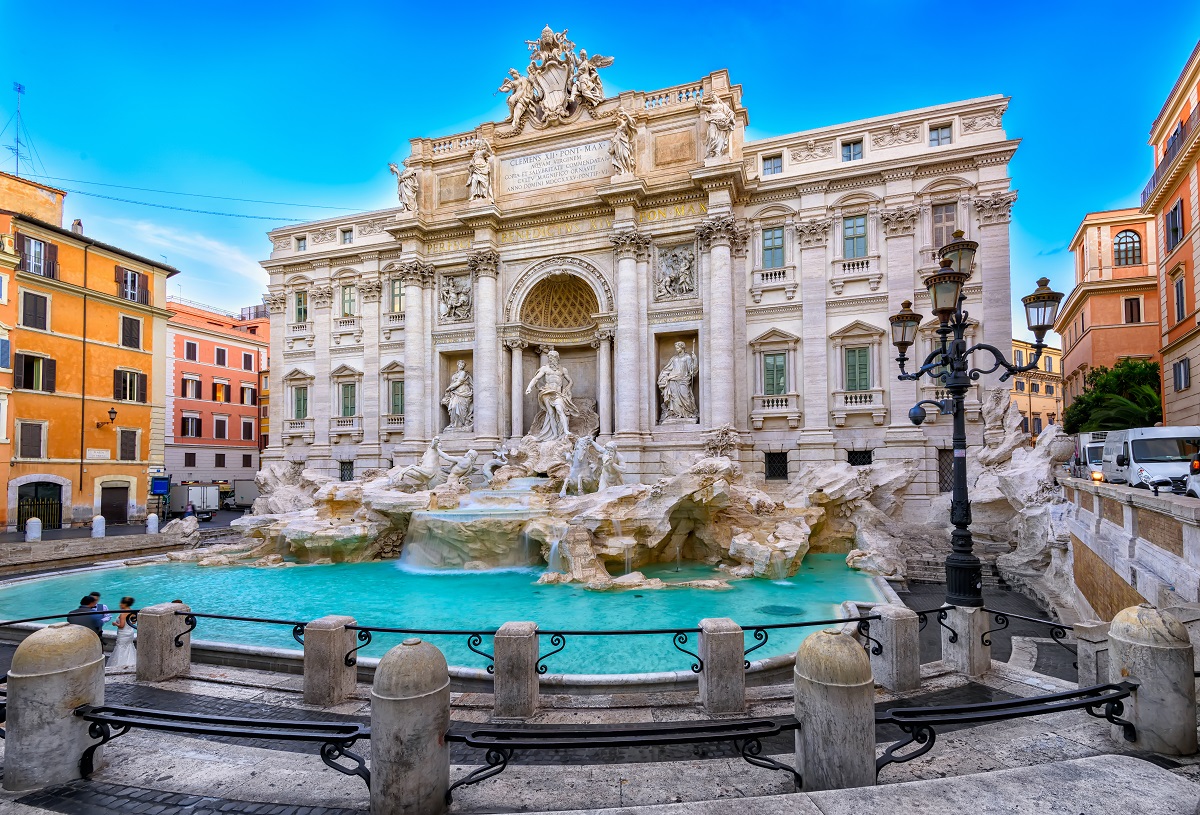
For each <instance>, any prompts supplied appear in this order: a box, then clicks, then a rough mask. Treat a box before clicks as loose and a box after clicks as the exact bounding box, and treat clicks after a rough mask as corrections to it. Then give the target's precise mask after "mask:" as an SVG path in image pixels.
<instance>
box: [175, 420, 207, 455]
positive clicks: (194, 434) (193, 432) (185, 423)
mask: <svg viewBox="0 0 1200 815" xmlns="http://www.w3.org/2000/svg"><path fill="white" fill-rule="evenodd" d="M201 432H202V427H201V424H200V417H199V416H184V417H183V418H182V419H180V420H179V435H181V436H183V437H185V438H189V439H198V438H200V434H201ZM192 466H195V462H193V464H192Z"/></svg>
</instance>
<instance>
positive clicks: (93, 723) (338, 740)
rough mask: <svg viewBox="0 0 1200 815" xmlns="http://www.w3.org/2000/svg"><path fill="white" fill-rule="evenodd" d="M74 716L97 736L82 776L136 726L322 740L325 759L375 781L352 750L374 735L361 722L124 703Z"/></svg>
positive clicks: (83, 763)
mask: <svg viewBox="0 0 1200 815" xmlns="http://www.w3.org/2000/svg"><path fill="white" fill-rule="evenodd" d="M75 715H76V716H79V717H80V718H82V719H83V720H84V721H86V722H89V726H88V735H90V736H91V737H92V738H93V739H99V741H97V742H96V743H95V744H93V745H91V746H90V747H88V748H87V749H86V750H84V751H83V757H82V758H80V759H79V773H80V775H82V776H83V777H84V778H87V777H88V776H90V775H91V774H92V771H93V769H94V766H93V759H94V757H95V754H96V750H98V749H99V748H100V747H101V746H102V745H104V744H106V743H108V742H110V741H112V740H113V739H115V738H117V737H118V736H123V735H125V734H126V733H128V732H129V731H130V730H131V729H133V728H135V727H136V728H141V729H144V730H160V731H165V732H168V733H182V734H184V735H189V736H225V737H229V738H242V739H270V740H277V741H302V742H313V743H316V744H320V745H321V747H320V754H321V761H323V762H325V764H326V765H328V766H329V767H331V768H333V769H335V770H337V771H338V772H339V773H343V774H344V775H357V776H358V777H359V778H361V779H362V780H363V781H365V782H366V784H367V788H368V789H369V788H370V786H371V771H370V770H368V769H367V764H366V762H365V761H364V760H363V758H362V756H359V755H357V754H356V753H353V752H351V751H350V748H351V747H353V746H354V743H355V742H356V741H358V740H359V739H369V738H371V729H370V728H369V727H367V726H366V725H363V724H358V723H357V722H310V721H287V720H283V719H238V718H232V717H228V716H203V715H200V714H196V713H175V712H172V711H167V710H151V709H148V708H136V707H123V706H121V705H83V706H81V707H78V708H76V709H75ZM342 757H345V758H348V759H350V760H351V761H353V762H354V763H355V766H353V767H346V766H343V765H341V764H338V763H337V759H339V758H342Z"/></svg>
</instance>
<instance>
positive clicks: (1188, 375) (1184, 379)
mask: <svg viewBox="0 0 1200 815" xmlns="http://www.w3.org/2000/svg"><path fill="white" fill-rule="evenodd" d="M1171 374H1172V376H1173V378H1174V380H1175V390H1177V391H1183V390H1187V389H1188V388H1190V387H1191V386H1192V361H1191V359H1190V358H1188V357H1184V358H1183V359H1181V360H1179V361H1178V362H1176V363H1174V364H1173V365H1171Z"/></svg>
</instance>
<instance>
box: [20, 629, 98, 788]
mask: <svg viewBox="0 0 1200 815" xmlns="http://www.w3.org/2000/svg"><path fill="white" fill-rule="evenodd" d="M102 704H104V654H103V652H102V651H101V649H100V640H99V639H98V638H97V637H96V635H95V634H94V633H93V632H92V631H91V630H90V629H87V628H84V627H83V626H80V625H74V624H72V623H53V624H52V625H48V626H46V627H45V628H43V629H41V630H40V631H35V632H33V633H32V634H30V635H29V636H28V637H26V638H25V640H24V641H23V642H22V643H21V644H20V645H18V646H17V650H16V652H15V653H14V654H13V659H12V665H11V666H10V667H9V669H8V708H7V721H6V722H5V734H4V789H6V790H10V791H14V792H15V791H18V790H29V789H36V788H38V787H47V786H50V785H51V784H65V783H67V782H69V781H74V780H75V779H77V778H79V777H80V775H79V758H80V756H81V755H82V753H83V750H84V748H86V747H87V746H89V745H90V744H91V743H92V739H91V738H90V737H89V736H88V723H87V722H85V721H84V720H83V719H81V718H79V717H78V716H76V715H75V714H74V711H75V708H77V707H79V706H80V705H102ZM101 753H102V750H98V751H97V752H96V758H95V764H96V766H97V767H98V766H100V764H101V762H100V755H101Z"/></svg>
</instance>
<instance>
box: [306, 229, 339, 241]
mask: <svg viewBox="0 0 1200 815" xmlns="http://www.w3.org/2000/svg"><path fill="white" fill-rule="evenodd" d="M336 235H337V230H336V229H334V228H333V227H332V226H331V227H328V228H327V229H315V230H313V231H312V232H309V233H308V239H309V240H310V241H312V242H313V243H332V242H333V239H334V237H336Z"/></svg>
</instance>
